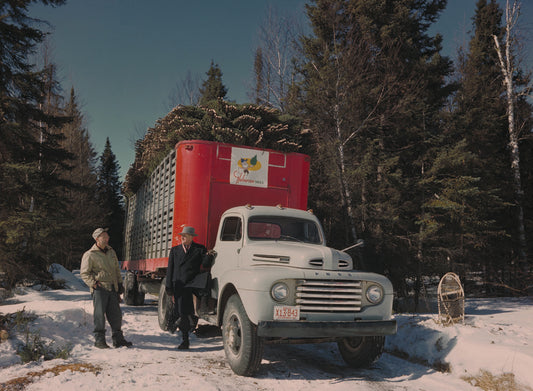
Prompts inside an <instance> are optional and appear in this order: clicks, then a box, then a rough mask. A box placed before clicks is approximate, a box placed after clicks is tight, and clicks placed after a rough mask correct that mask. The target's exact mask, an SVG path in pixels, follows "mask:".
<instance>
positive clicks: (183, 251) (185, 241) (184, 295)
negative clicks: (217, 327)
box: [165, 227, 211, 349]
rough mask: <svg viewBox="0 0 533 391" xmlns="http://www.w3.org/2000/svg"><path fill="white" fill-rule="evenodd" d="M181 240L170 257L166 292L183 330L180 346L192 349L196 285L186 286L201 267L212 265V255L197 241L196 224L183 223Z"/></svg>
mask: <svg viewBox="0 0 533 391" xmlns="http://www.w3.org/2000/svg"><path fill="white" fill-rule="evenodd" d="M179 235H180V236H181V244H179V245H177V246H174V247H172V248H171V249H170V254H169V257H168V268H167V279H166V285H165V288H166V292H167V294H168V295H169V296H170V298H171V300H172V303H173V304H174V319H177V321H176V326H177V327H179V329H180V331H181V334H182V338H183V340H182V342H181V344H180V345H179V346H178V349H189V331H190V330H191V326H192V325H193V324H195V323H196V319H197V318H196V319H195V314H194V312H195V311H194V302H193V288H191V287H188V286H186V285H187V283H190V282H191V281H192V280H193V279H194V277H196V276H197V275H198V274H199V273H200V271H201V270H204V269H208V268H209V267H210V266H211V258H210V256H209V255H208V253H207V249H206V248H205V246H203V245H201V244H198V243H196V242H194V241H193V239H194V237H195V236H198V235H197V234H196V233H195V232H194V228H193V227H183V230H182V232H180V233H179Z"/></svg>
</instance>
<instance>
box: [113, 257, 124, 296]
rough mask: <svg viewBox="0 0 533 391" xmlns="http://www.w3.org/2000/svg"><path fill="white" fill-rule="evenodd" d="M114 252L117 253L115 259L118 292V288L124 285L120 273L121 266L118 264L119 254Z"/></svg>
mask: <svg viewBox="0 0 533 391" xmlns="http://www.w3.org/2000/svg"><path fill="white" fill-rule="evenodd" d="M113 252H114V253H115V259H116V260H117V261H116V262H115V273H116V276H117V290H118V288H119V287H120V285H121V284H122V273H121V271H120V264H119V263H118V257H117V253H116V252H115V250H113Z"/></svg>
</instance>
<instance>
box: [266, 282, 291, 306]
mask: <svg viewBox="0 0 533 391" xmlns="http://www.w3.org/2000/svg"><path fill="white" fill-rule="evenodd" d="M270 296H272V298H273V299H274V300H275V301H279V302H281V301H285V300H287V298H288V297H289V286H288V285H287V284H286V283H284V282H276V283H275V284H274V285H272V288H271V289H270Z"/></svg>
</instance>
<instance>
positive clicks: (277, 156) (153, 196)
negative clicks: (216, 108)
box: [123, 140, 309, 272]
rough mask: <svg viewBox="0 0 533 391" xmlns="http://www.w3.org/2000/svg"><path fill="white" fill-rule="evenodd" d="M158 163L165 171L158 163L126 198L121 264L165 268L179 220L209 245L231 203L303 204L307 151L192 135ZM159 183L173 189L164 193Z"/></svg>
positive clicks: (145, 268) (132, 267) (146, 269)
mask: <svg viewBox="0 0 533 391" xmlns="http://www.w3.org/2000/svg"><path fill="white" fill-rule="evenodd" d="M174 156H175V160H174ZM174 161H175V163H174V164H175V166H174V168H173V169H170V168H169V167H168V165H169V162H174ZM162 164H163V165H164V164H166V167H167V168H166V170H163V169H161V170H159V167H158V169H156V170H155V171H154V174H152V176H151V178H150V180H149V181H147V182H150V183H149V184H145V185H146V186H145V185H143V187H142V188H141V189H140V190H139V192H138V193H137V194H136V195H135V196H134V197H132V198H131V199H130V200H128V210H127V216H126V233H125V246H124V247H125V249H126V251H125V259H126V260H125V261H124V263H123V268H124V269H127V270H135V271H140V272H150V271H155V270H156V269H157V268H160V267H166V264H167V259H168V258H167V257H168V251H169V250H170V246H174V245H176V244H178V243H179V235H178V233H179V232H181V230H182V227H183V226H185V225H189V226H193V227H194V228H195V230H196V232H197V233H198V236H197V237H196V238H195V241H197V242H198V243H202V244H205V245H206V247H207V248H213V246H214V244H215V241H216V233H217V229H218V224H219V221H220V216H221V215H222V213H223V212H224V211H226V210H227V209H229V208H232V207H234V206H239V205H245V204H251V205H278V204H280V205H282V206H285V207H290V208H297V209H303V210H305V209H306V207H307V192H308V185H309V157H308V156H307V155H303V154H300V153H281V152H278V151H274V150H268V149H258V148H251V147H245V146H236V145H231V144H224V143H218V142H212V141H201V140H192V141H182V142H180V143H178V144H177V145H176V150H175V151H173V152H172V153H171V154H170V155H169V157H167V159H166V160H165V161H164V162H163V163H162ZM169 175H173V178H167V177H168V176H169ZM169 179H172V180H171V181H169ZM161 183H165V184H166V183H170V186H173V189H168V194H167V192H166V191H167V186H166V185H165V186H164V187H163V186H161ZM163 188H164V189H165V192H163V190H162V189H163ZM148 189H155V190H148ZM158 190H161V191H160V192H159V193H158ZM139 195H141V196H139ZM166 199H168V201H166V202H165V200H166ZM134 215H135V216H136V217H135V216H134ZM139 216H144V217H143V218H139ZM146 216H149V217H146ZM139 230H142V231H143V233H142V235H141V234H139V233H138V231H139ZM165 231H167V232H165ZM143 235H144V236H143ZM147 236H148V237H147ZM135 240H139V242H135ZM154 246H155V250H154V248H153V247H154Z"/></svg>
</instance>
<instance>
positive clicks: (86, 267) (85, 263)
mask: <svg viewBox="0 0 533 391" xmlns="http://www.w3.org/2000/svg"><path fill="white" fill-rule="evenodd" d="M89 258H90V252H89V251H87V252H86V253H85V254H83V257H82V259H81V266H80V277H81V279H82V280H83V282H84V283H85V284H86V285H87V286H88V287H89V288H90V289H91V290H92V289H93V286H94V284H95V283H96V280H95V279H94V274H93V273H92V271H91V261H90V259H89Z"/></svg>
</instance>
